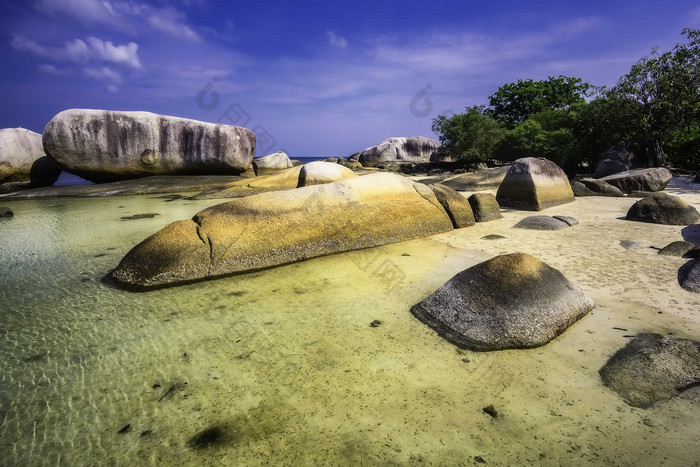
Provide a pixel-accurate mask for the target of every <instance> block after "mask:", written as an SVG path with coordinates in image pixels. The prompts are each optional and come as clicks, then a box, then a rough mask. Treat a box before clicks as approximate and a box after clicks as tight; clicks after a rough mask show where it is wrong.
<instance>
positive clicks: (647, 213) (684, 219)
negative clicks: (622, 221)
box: [626, 193, 700, 225]
mask: <svg viewBox="0 0 700 467" xmlns="http://www.w3.org/2000/svg"><path fill="white" fill-rule="evenodd" d="M626 218H627V220H631V221H638V222H651V223H654V224H667V225H689V224H694V223H696V222H698V221H700V213H698V211H697V209H695V208H694V207H693V206H691V205H689V204H688V203H686V202H685V201H683V200H682V199H680V198H679V197H678V196H672V195H667V194H666V193H656V194H654V195H653V196H649V197H647V198H642V199H640V200H639V201H637V202H636V203H634V204H633V205H632V207H631V208H630V209H629V211H627V217H626Z"/></svg>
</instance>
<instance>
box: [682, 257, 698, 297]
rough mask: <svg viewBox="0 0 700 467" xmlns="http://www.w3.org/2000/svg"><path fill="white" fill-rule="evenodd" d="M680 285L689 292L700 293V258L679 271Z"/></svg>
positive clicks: (689, 262)
mask: <svg viewBox="0 0 700 467" xmlns="http://www.w3.org/2000/svg"><path fill="white" fill-rule="evenodd" d="M678 283H679V284H680V285H681V287H683V288H684V289H685V290H687V291H689V292H695V293H700V258H695V259H693V260H691V261H688V262H687V263H685V264H684V265H683V266H681V268H680V269H679V270H678Z"/></svg>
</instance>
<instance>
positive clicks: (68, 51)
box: [11, 34, 90, 63]
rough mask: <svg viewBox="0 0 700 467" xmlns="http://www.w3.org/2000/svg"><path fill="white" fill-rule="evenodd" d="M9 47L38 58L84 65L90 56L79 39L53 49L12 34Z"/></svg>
mask: <svg viewBox="0 0 700 467" xmlns="http://www.w3.org/2000/svg"><path fill="white" fill-rule="evenodd" d="M11 45H12V47H13V48H14V49H16V50H20V51H28V52H31V53H33V54H35V55H38V56H40V57H44V58H50V59H52V60H57V61H71V62H76V63H84V62H86V61H87V60H88V58H89V56H90V51H89V48H88V45H87V44H86V43H85V42H84V41H82V40H80V39H75V40H72V41H68V42H66V43H65V44H64V45H63V47H53V46H45V45H42V44H39V43H38V42H36V41H34V40H32V39H29V38H27V37H25V36H22V35H19V34H13V35H12V42H11Z"/></svg>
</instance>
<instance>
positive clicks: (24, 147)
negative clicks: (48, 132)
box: [0, 128, 61, 190]
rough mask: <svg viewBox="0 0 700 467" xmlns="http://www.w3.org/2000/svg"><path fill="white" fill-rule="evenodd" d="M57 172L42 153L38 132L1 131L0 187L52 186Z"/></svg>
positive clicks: (55, 165)
mask: <svg viewBox="0 0 700 467" xmlns="http://www.w3.org/2000/svg"><path fill="white" fill-rule="evenodd" d="M60 173H61V168H60V167H59V166H58V164H56V162H54V160H53V159H51V158H50V157H48V156H47V155H46V154H45V153H44V147H43V146H42V143H41V135H40V134H39V133H34V132H33V131H30V130H26V129H24V128H4V129H1V130H0V187H2V188H4V189H7V190H14V189H17V188H24V187H27V186H46V185H51V184H52V183H53V182H55V181H56V179H57V178H58V176H59V174H60Z"/></svg>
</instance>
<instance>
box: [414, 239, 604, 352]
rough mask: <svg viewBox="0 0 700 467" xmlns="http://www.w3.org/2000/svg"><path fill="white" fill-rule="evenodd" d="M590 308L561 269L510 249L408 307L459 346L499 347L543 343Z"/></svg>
mask: <svg viewBox="0 0 700 467" xmlns="http://www.w3.org/2000/svg"><path fill="white" fill-rule="evenodd" d="M593 307H594V303H593V300H591V298H590V297H589V296H588V295H587V294H586V293H585V292H583V291H582V290H581V289H580V288H578V287H577V286H576V285H574V284H572V283H571V282H569V281H568V280H567V279H566V278H565V277H564V275H563V274H562V273H561V272H559V271H557V270H556V269H554V268H552V267H550V266H548V265H546V264H544V263H542V262H541V261H539V260H538V259H536V258H534V257H532V256H530V255H527V254H524V253H513V254H509V255H501V256H496V257H495V258H492V259H490V260H488V261H485V262H483V263H480V264H477V265H476V266H473V267H471V268H469V269H467V270H465V271H462V272H460V273H459V274H457V275H456V276H454V277H453V278H452V279H450V280H449V281H447V282H446V283H445V284H444V285H443V286H442V287H440V288H439V289H438V290H437V291H436V292H435V293H434V294H432V295H430V296H429V297H428V298H426V299H425V300H423V301H422V302H420V303H418V304H417V305H415V306H413V307H412V308H411V312H412V313H413V314H414V315H415V316H416V317H417V318H418V319H420V320H421V321H422V322H424V323H426V324H428V325H429V326H430V327H432V328H433V329H434V330H436V331H437V332H438V334H440V335H441V336H443V337H444V338H445V339H447V340H448V341H450V342H452V343H454V344H456V345H458V346H460V347H465V348H468V349H472V350H502V349H524V348H531V347H538V346H540V345H544V344H546V343H547V342H549V341H551V340H552V339H554V338H555V337H556V336H558V335H559V334H561V333H562V332H564V330H566V328H568V327H569V326H571V325H572V324H573V323H574V322H576V321H577V320H578V319H580V318H581V317H582V316H584V315H585V314H586V313H588V312H589V311H590V310H591V309H592V308H593Z"/></svg>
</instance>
